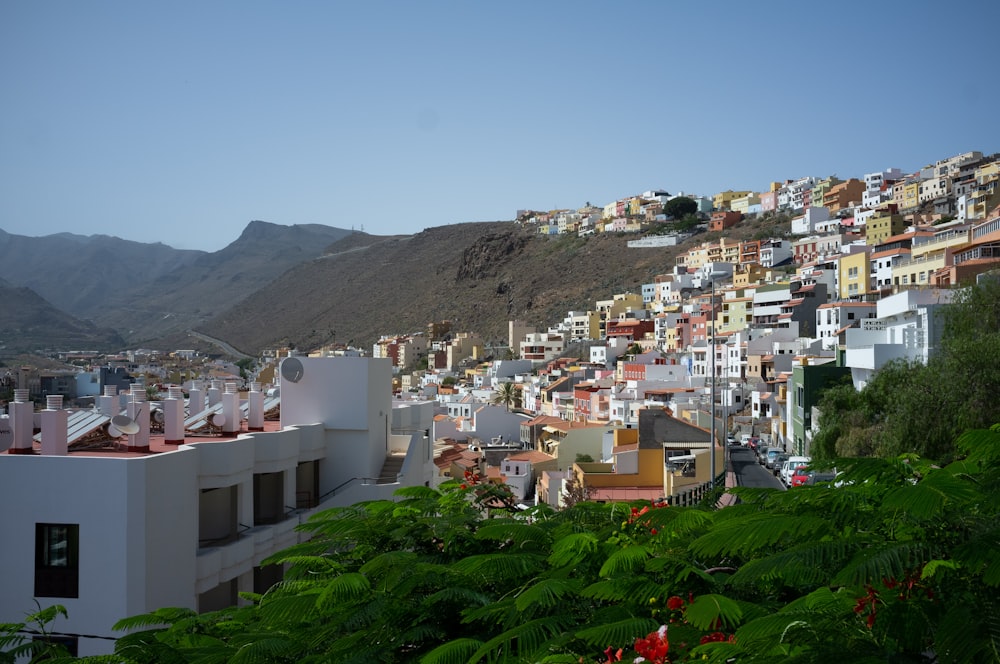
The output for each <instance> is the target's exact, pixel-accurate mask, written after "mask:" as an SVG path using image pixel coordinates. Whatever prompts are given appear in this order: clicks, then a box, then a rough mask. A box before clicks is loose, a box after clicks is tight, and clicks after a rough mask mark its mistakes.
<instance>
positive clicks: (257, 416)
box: [247, 383, 264, 431]
mask: <svg viewBox="0 0 1000 664" xmlns="http://www.w3.org/2000/svg"><path fill="white" fill-rule="evenodd" d="M247 430H248V431H263V430H264V393H263V392H261V391H260V383H250V392H249V393H248V394H247Z"/></svg>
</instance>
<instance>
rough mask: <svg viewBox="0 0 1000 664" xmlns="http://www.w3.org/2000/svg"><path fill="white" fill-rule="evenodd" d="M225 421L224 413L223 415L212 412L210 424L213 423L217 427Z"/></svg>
mask: <svg viewBox="0 0 1000 664" xmlns="http://www.w3.org/2000/svg"><path fill="white" fill-rule="evenodd" d="M225 423H226V416H225V415H223V414H222V413H213V414H212V424H213V425H215V426H217V427H221V426H222V425H223V424H225Z"/></svg>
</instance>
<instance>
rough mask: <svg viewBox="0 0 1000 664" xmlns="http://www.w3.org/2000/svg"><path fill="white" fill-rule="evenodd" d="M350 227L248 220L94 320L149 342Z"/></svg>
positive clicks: (220, 307)
mask: <svg viewBox="0 0 1000 664" xmlns="http://www.w3.org/2000/svg"><path fill="white" fill-rule="evenodd" d="M350 234H351V231H348V230H344V229H341V228H333V227H330V226H322V225H319V224H301V225H293V226H281V225H278V224H271V223H268V222H264V221H252V222H250V224H249V225H247V227H246V228H245V229H244V230H243V233H242V234H241V235H240V237H239V238H237V239H236V240H235V241H234V242H232V243H231V244H229V245H228V246H226V247H225V248H224V249H221V250H220V251H217V252H214V253H211V254H202V255H201V256H199V257H198V258H197V259H196V260H195V261H193V262H192V263H191V264H190V265H187V266H185V267H183V268H182V269H178V270H175V271H173V272H170V273H168V274H165V275H161V276H160V277H158V278H157V279H155V280H152V281H151V282H150V283H148V284H146V286H145V287H144V288H143V289H141V290H139V289H136V290H135V291H132V292H130V293H128V294H127V295H126V296H125V297H122V298H111V301H110V306H109V307H108V308H106V309H105V310H103V311H102V312H100V313H97V314H95V316H94V319H95V320H96V321H98V322H100V323H101V324H103V325H107V326H110V327H114V328H115V329H118V330H119V331H121V333H122V335H123V336H125V338H126V339H128V340H129V341H130V342H133V343H135V342H139V341H143V342H153V341H155V340H156V339H158V338H160V337H162V336H165V335H168V334H170V333H172V332H177V331H179V330H185V329H188V328H191V327H195V326H197V325H199V324H201V323H203V322H204V321H206V320H209V319H210V318H212V317H214V316H216V315H218V313H219V312H222V311H226V310H227V309H229V308H231V307H232V306H233V305H235V304H236V303H237V302H239V301H240V300H242V299H243V298H245V297H247V296H249V295H251V294H252V293H254V292H256V291H257V290H259V289H261V288H264V287H265V286H267V285H268V284H269V283H271V282H272V281H274V279H276V278H277V277H278V276H280V275H281V274H282V273H283V272H285V271H286V270H288V269H289V268H291V267H294V266H295V265H298V264H299V263H301V262H303V261H309V260H311V259H313V258H315V257H317V256H320V255H322V253H323V252H324V250H325V248H326V247H327V246H328V245H330V244H333V243H335V242H337V241H338V240H340V239H342V238H344V237H346V236H348V235H350Z"/></svg>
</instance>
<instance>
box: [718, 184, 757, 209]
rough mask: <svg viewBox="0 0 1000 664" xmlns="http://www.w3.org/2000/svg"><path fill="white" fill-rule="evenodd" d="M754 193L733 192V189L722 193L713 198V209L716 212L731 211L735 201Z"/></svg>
mask: <svg viewBox="0 0 1000 664" xmlns="http://www.w3.org/2000/svg"><path fill="white" fill-rule="evenodd" d="M752 193H753V192H752V191H733V190H732V189H728V190H726V191H720V192H719V193H717V194H716V195H715V196H712V207H713V208H715V209H716V210H729V209H730V207H729V206H730V205H731V204H732V202H733V200H734V199H736V198H743V197H745V196H749V195H750V194H752Z"/></svg>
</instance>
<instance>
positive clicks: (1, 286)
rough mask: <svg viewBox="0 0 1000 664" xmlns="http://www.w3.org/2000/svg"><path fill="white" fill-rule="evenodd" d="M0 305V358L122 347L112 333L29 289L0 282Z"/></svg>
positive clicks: (116, 336)
mask: <svg viewBox="0 0 1000 664" xmlns="http://www.w3.org/2000/svg"><path fill="white" fill-rule="evenodd" d="M0 302H2V303H3V315H2V316H0V356H4V357H9V356H12V355H17V354H20V353H31V352H36V351H45V350H50V349H55V350H66V349H88V350H99V351H117V350H120V349H121V348H122V347H123V346H124V344H125V342H124V340H123V339H122V338H121V337H120V336H119V335H118V334H117V333H116V332H115V331H114V330H111V329H108V328H99V327H98V326H96V325H94V324H93V323H91V322H88V321H82V320H79V319H77V318H74V317H73V316H70V315H69V314H67V313H65V312H63V311H61V310H59V309H57V308H55V307H53V306H52V305H51V304H50V303H49V302H47V301H46V300H45V299H44V298H42V297H41V296H40V295H39V294H38V293H36V292H34V291H33V290H31V289H30V288H25V287H23V286H22V287H16V286H12V285H10V284H9V283H7V282H5V281H3V280H0Z"/></svg>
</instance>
